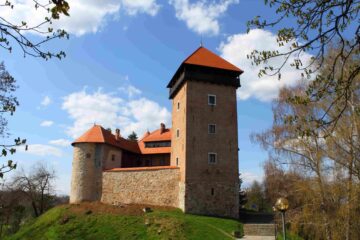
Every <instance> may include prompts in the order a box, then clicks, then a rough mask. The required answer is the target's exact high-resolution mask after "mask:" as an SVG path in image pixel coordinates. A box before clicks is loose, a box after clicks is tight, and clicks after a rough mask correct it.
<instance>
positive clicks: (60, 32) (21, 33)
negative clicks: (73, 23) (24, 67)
mask: <svg viewBox="0 0 360 240" xmlns="http://www.w3.org/2000/svg"><path fill="white" fill-rule="evenodd" d="M32 1H33V3H34V8H35V9H36V10H38V11H43V12H42V13H45V14H48V16H46V17H45V18H44V20H43V21H42V22H40V23H34V25H28V23H27V22H25V21H21V23H20V24H17V23H13V22H12V21H9V19H5V18H1V19H0V33H1V34H0V47H2V48H3V49H5V50H8V51H9V52H12V50H13V45H14V44H15V45H17V46H18V47H19V48H20V49H21V50H22V51H23V55H24V57H25V56H27V55H30V56H33V57H41V58H43V59H45V60H48V59H50V58H52V57H56V58H58V59H62V58H64V57H65V56H66V54H65V52H64V51H59V52H52V51H46V50H43V48H42V47H43V45H44V44H45V43H46V42H48V41H50V40H52V39H56V38H67V39H68V38H69V34H68V33H67V32H66V31H65V30H64V29H57V30H56V31H54V29H53V28H52V27H51V25H52V24H53V20H57V19H59V18H60V16H61V15H65V16H69V10H70V6H69V4H68V2H67V1H65V0H50V1H48V3H46V1H45V2H44V1H38V0H32ZM16 4H18V2H17V1H13V0H6V1H5V3H4V4H0V7H2V8H8V9H7V10H5V11H9V12H11V11H12V10H13V9H14V8H16ZM42 13H39V14H42ZM27 33H30V34H38V35H40V36H41V38H40V40H36V38H31V37H29V36H28V35H27Z"/></svg>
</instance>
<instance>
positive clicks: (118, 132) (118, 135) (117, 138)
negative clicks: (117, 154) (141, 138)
mask: <svg viewBox="0 0 360 240" xmlns="http://www.w3.org/2000/svg"><path fill="white" fill-rule="evenodd" d="M115 139H116V141H118V140H119V139H120V129H118V128H117V129H116V130H115Z"/></svg>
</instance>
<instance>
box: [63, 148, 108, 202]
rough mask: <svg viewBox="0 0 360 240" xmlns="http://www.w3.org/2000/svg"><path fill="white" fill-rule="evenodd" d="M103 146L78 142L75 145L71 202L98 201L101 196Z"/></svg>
mask: <svg viewBox="0 0 360 240" xmlns="http://www.w3.org/2000/svg"><path fill="white" fill-rule="evenodd" d="M101 153H102V146H101V145H99V144H92V143H78V144H76V145H75V146H74V159H73V162H72V175H71V192H70V203H79V202H83V201H98V200H100V198H101V183H102V180H101V178H102V176H101V175H102V164H101V159H100V158H101Z"/></svg>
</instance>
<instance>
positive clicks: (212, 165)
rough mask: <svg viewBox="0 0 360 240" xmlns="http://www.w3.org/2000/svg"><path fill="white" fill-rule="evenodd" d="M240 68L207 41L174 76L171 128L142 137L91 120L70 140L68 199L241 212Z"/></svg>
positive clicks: (229, 213)
mask: <svg viewBox="0 0 360 240" xmlns="http://www.w3.org/2000/svg"><path fill="white" fill-rule="evenodd" d="M242 72H243V71H242V70H240V69H239V68H237V67H236V66H234V65H232V64H231V63H229V62H227V61H225V60H224V59H222V58H221V57H219V56H217V55H216V54H214V53H212V52H211V51H209V50H207V49H206V48H204V47H200V48H198V49H197V50H196V51H195V52H194V53H193V54H191V55H190V56H189V57H188V58H187V59H185V60H184V61H183V62H182V64H181V65H180V67H179V68H178V69H177V71H176V73H175V74H174V76H173V77H172V79H171V80H170V82H169V84H168V86H167V87H168V88H169V90H170V95H169V98H170V99H171V100H172V128H171V129H170V128H166V126H165V125H164V124H160V128H159V129H157V130H155V131H153V132H146V133H145V135H144V136H143V137H142V138H141V139H140V140H139V141H130V140H127V139H124V138H122V137H121V136H120V131H119V130H118V129H117V130H116V132H115V134H113V133H111V131H109V130H105V129H104V128H103V127H101V126H100V125H94V126H93V127H92V128H91V129H89V130H88V131H87V132H86V133H84V134H83V135H82V136H81V137H80V138H78V139H77V140H75V141H74V142H73V144H72V145H73V146H74V159H73V167H72V179H71V194H70V203H79V202H83V201H102V202H104V203H108V204H118V203H141V204H149V205H164V206H172V207H178V208H181V209H182V210H183V211H184V212H186V213H193V214H202V215H217V216H225V217H233V218H237V217H238V214H239V199H238V198H239V169H238V136H237V131H238V130H237V101H236V89H237V88H238V87H240V80H239V76H240V74H241V73H242Z"/></svg>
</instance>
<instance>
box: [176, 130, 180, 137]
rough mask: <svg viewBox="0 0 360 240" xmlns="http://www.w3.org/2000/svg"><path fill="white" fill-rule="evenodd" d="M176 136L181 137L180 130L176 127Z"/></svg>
mask: <svg viewBox="0 0 360 240" xmlns="http://www.w3.org/2000/svg"><path fill="white" fill-rule="evenodd" d="M176 137H177V138H178V137H180V130H179V129H176Z"/></svg>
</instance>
